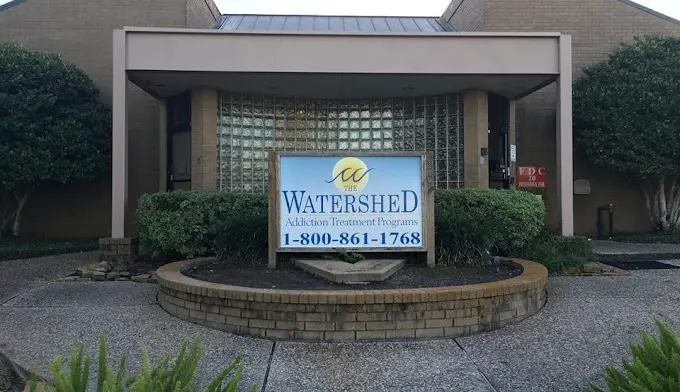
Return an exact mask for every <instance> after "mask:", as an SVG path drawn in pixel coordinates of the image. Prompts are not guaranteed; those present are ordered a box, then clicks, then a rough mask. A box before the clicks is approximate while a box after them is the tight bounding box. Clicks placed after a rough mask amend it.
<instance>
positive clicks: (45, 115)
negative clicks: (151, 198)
mask: <svg viewBox="0 0 680 392" xmlns="http://www.w3.org/2000/svg"><path fill="white" fill-rule="evenodd" d="M110 117H111V116H110V111H109V109H108V108H107V107H106V106H105V105H104V104H103V103H102V102H101V101H100V99H99V90H98V89H97V87H96V86H95V84H94V83H93V82H92V80H90V78H89V77H88V76H87V75H86V74H85V73H84V72H83V71H81V70H79V69H78V68H76V67H75V66H74V65H72V64H70V63H67V62H65V61H64V60H62V59H61V57H59V56H58V55H56V54H53V53H48V52H42V51H31V50H28V49H26V48H24V47H22V46H20V45H16V44H8V43H0V173H2V176H0V190H2V192H4V196H5V197H3V200H5V202H4V203H3V202H2V201H0V204H3V205H0V207H2V208H0V211H4V210H6V209H9V208H10V207H9V206H8V202H7V201H6V199H7V196H8V195H11V196H13V197H14V199H15V202H14V203H13V204H12V207H11V208H13V209H14V213H9V212H6V213H5V214H4V215H5V216H1V215H3V214H2V213H0V223H1V224H2V226H6V225H7V224H8V223H10V220H12V219H14V220H15V223H14V225H13V231H14V234H15V235H16V234H18V221H19V217H20V215H21V208H22V207H23V205H24V203H25V202H26V199H27V197H28V195H29V194H30V192H31V191H32V190H33V189H35V188H37V187H39V186H41V185H43V184H45V183H68V182H72V181H77V180H87V179H92V178H95V177H96V176H97V175H99V174H100V173H102V172H104V171H106V170H108V169H109V166H110V148H111V147H110V146H111V131H110V121H111V118H110ZM3 228H5V227H0V229H3Z"/></svg>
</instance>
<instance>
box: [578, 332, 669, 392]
mask: <svg viewBox="0 0 680 392" xmlns="http://www.w3.org/2000/svg"><path fill="white" fill-rule="evenodd" d="M656 324H657V327H658V328H659V337H658V338H656V337H650V336H649V335H648V334H647V333H645V332H643V333H642V341H641V342H631V343H630V350H631V352H632V354H633V359H632V361H630V362H624V363H623V371H621V370H619V369H617V368H615V367H609V368H607V370H606V371H605V383H606V386H607V390H608V391H609V392H675V391H680V341H679V340H678V337H677V335H676V334H675V332H674V331H673V330H672V329H671V328H670V327H668V326H666V325H664V324H663V323H661V322H660V321H657V322H656ZM588 391H589V392H604V391H605V390H603V389H601V388H598V387H594V386H593V387H590V388H589V389H588Z"/></svg>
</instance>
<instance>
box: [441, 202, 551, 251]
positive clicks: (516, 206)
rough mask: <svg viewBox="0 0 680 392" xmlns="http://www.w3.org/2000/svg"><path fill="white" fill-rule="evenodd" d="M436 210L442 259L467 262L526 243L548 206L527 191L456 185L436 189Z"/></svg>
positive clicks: (540, 225) (535, 231)
mask: <svg viewBox="0 0 680 392" xmlns="http://www.w3.org/2000/svg"><path fill="white" fill-rule="evenodd" d="M434 214H435V233H436V246H437V253H438V258H439V262H440V263H441V264H449V263H456V264H467V263H470V262H478V261H479V260H480V259H481V258H483V257H484V255H485V252H487V251H491V252H498V253H506V252H507V251H509V250H510V249H514V248H517V247H521V246H524V245H525V244H527V243H528V242H529V241H530V240H531V239H532V238H534V237H535V236H536V235H538V234H539V232H540V230H541V228H542V227H543V220H544V215H545V208H544V206H543V202H542V201H540V200H539V199H538V198H536V196H534V195H532V194H530V193H528V192H521V191H514V190H495V189H455V190H439V191H437V192H436V193H435V212H434Z"/></svg>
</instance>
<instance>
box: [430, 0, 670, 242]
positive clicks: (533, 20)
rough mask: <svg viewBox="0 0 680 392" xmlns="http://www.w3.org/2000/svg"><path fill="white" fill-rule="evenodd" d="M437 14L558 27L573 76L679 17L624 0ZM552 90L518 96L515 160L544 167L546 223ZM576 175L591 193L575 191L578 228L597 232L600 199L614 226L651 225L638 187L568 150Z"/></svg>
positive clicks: (508, 0) (473, 2)
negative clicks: (609, 207) (567, 43)
mask: <svg viewBox="0 0 680 392" xmlns="http://www.w3.org/2000/svg"><path fill="white" fill-rule="evenodd" d="M443 18H444V19H445V20H447V21H449V22H450V23H451V24H453V25H454V26H456V27H458V28H459V29H461V30H469V31H559V32H562V33H564V34H570V35H571V36H572V45H573V46H572V56H573V70H574V78H577V77H579V76H580V75H581V73H582V70H583V68H584V67H585V66H587V65H589V64H592V63H595V62H598V61H601V60H605V59H606V58H607V56H608V54H609V53H610V52H611V51H612V50H614V49H615V48H616V47H618V46H619V45H620V43H622V42H626V43H630V42H632V41H633V38H634V37H636V36H643V35H648V34H664V35H679V34H680V21H678V20H676V19H673V18H671V17H668V16H666V15H663V14H660V13H658V12H655V11H653V10H650V9H648V8H646V7H643V6H641V5H639V4H637V3H635V2H633V1H629V0H587V1H582V0H561V1H551V0H535V1H526V0H454V1H452V2H451V4H450V5H449V6H448V8H447V9H446V11H445V12H444V15H443ZM554 102H555V89H554V87H552V86H549V87H546V88H544V89H542V90H540V91H537V92H535V93H534V94H531V95H530V96H528V97H526V98H524V99H522V100H520V101H519V102H517V107H516V110H517V111H516V116H517V120H516V121H517V122H516V128H517V145H518V161H519V162H518V163H519V165H528V166H545V167H546V168H547V169H548V184H549V186H548V188H547V192H546V195H545V197H544V200H545V202H546V205H547V207H548V222H549V223H554V222H556V221H557V217H556V215H555V214H556V207H555V206H556V200H557V195H556V189H555V187H554V186H550V185H551V184H555V182H556V177H555V173H556V167H555V164H556V161H555V159H554V157H553V155H552V151H554V146H555V138H554V135H555V128H554V116H555V110H554V107H555V104H554ZM574 179H586V180H589V181H590V184H591V192H592V193H591V194H590V195H575V196H574V216H575V218H574V225H575V227H574V228H575V231H576V233H580V234H592V233H594V232H595V231H596V220H597V216H596V211H597V207H598V206H602V205H606V204H609V203H613V204H614V209H615V214H616V215H615V216H616V219H615V227H616V229H617V230H621V231H643V230H648V229H651V224H650V223H649V218H648V215H647V211H646V209H645V207H644V206H645V201H644V195H643V193H642V190H641V189H640V188H639V187H638V186H636V184H634V183H631V182H630V181H628V180H627V179H626V178H625V177H624V176H623V175H620V174H617V173H612V172H605V171H603V170H602V169H599V168H596V167H592V166H591V165H589V164H588V162H586V161H585V159H584V158H583V157H581V156H579V155H578V154H576V155H575V156H574Z"/></svg>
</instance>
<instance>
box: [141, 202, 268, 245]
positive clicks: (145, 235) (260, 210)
mask: <svg viewBox="0 0 680 392" xmlns="http://www.w3.org/2000/svg"><path fill="white" fill-rule="evenodd" d="M244 214H246V215H248V214H264V216H267V198H266V196H265V195H260V194H247V193H228V192H221V191H174V192H161V193H153V194H145V195H143V196H142V197H141V198H140V199H139V207H138V208H137V222H138V225H139V241H140V245H141V246H142V247H143V249H144V250H146V251H147V252H149V253H150V255H151V256H152V257H173V256H181V257H189V258H191V257H198V256H201V255H205V254H208V253H213V252H214V251H213V249H212V248H213V243H214V241H215V238H216V232H217V226H218V225H219V224H220V222H223V221H225V220H229V219H230V218H232V217H238V216H242V215H244ZM264 229H265V231H264V233H265V239H266V232H267V231H266V230H267V228H266V226H265V228H264Z"/></svg>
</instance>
